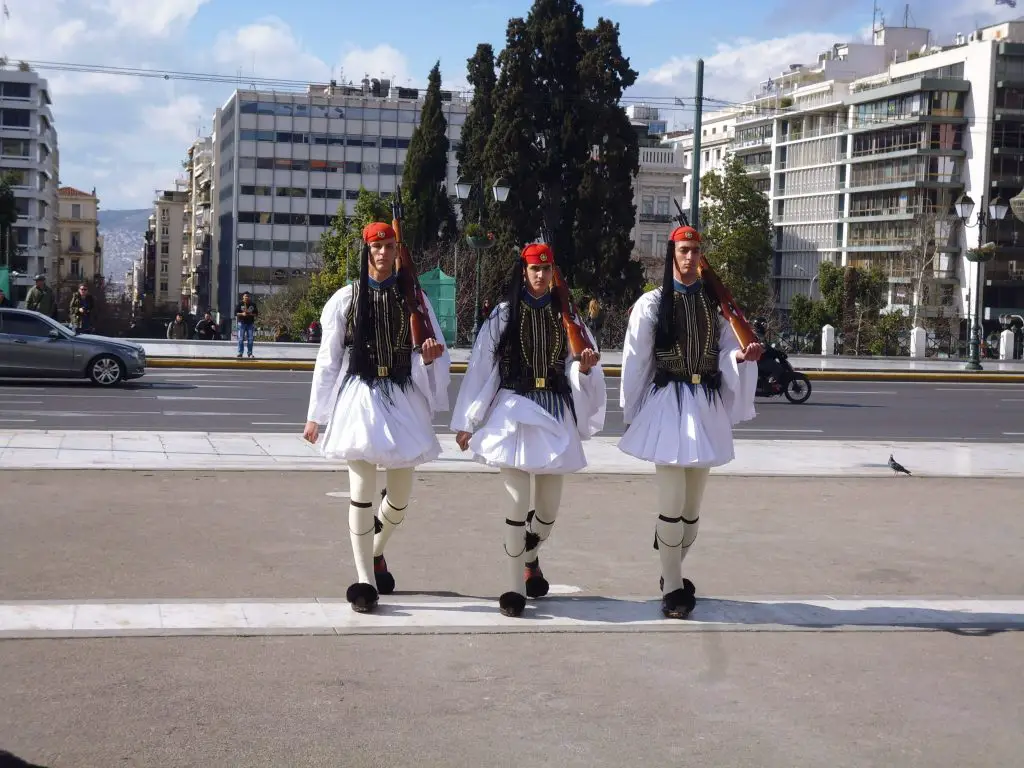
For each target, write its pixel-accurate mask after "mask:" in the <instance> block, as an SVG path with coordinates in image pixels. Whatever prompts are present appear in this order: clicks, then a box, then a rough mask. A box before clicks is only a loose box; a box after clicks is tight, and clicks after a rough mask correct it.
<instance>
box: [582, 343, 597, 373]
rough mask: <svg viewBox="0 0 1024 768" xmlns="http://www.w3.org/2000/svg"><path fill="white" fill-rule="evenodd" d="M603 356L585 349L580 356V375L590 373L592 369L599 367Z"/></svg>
mask: <svg viewBox="0 0 1024 768" xmlns="http://www.w3.org/2000/svg"><path fill="white" fill-rule="evenodd" d="M600 359H601V356H600V355H599V354H598V353H597V352H595V351H594V350H592V349H584V350H583V354H581V355H580V373H590V369H591V368H593V367H594V366H595V365H597V361H598V360H600Z"/></svg>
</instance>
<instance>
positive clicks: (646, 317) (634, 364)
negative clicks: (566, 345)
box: [619, 288, 661, 425]
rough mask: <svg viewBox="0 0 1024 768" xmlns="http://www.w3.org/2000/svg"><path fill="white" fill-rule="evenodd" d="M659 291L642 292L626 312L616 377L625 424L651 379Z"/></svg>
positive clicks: (645, 394)
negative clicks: (626, 320) (620, 367)
mask: <svg viewBox="0 0 1024 768" xmlns="http://www.w3.org/2000/svg"><path fill="white" fill-rule="evenodd" d="M660 295H661V289H660V288H658V289H655V290H653V291H650V292H648V293H645V294H644V295H643V296H641V297H640V298H639V299H637V301H636V303H635V304H634V305H633V308H632V310H631V311H630V313H629V322H628V323H627V325H626V338H625V340H624V341H623V342H622V375H621V377H620V378H619V407H620V408H622V417H623V421H624V422H625V424H627V425H629V424H630V423H632V421H633V420H634V419H636V417H637V414H638V413H640V409H641V408H642V407H643V405H644V402H645V401H646V400H647V397H648V395H649V394H650V392H651V385H652V384H653V383H654V330H655V327H656V326H657V322H658V297H659V296H660Z"/></svg>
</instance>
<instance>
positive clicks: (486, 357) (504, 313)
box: [451, 302, 508, 434]
mask: <svg viewBox="0 0 1024 768" xmlns="http://www.w3.org/2000/svg"><path fill="white" fill-rule="evenodd" d="M507 322H508V302H502V303H501V304H499V305H498V306H497V307H495V309H494V310H493V311H492V312H491V314H490V317H488V318H487V319H486V320H484V322H483V323H482V324H481V326H480V328H479V330H478V331H477V334H476V341H475V342H474V343H473V351H472V352H470V355H469V365H468V366H467V368H466V375H465V377H464V378H463V379H462V386H461V387H460V388H459V395H458V397H457V398H456V400H455V408H454V409H452V421H451V429H452V430H454V431H455V432H469V433H471V434H472V433H473V432H476V430H477V429H479V428H480V426H481V425H482V424H483V423H484V422H485V421H486V420H487V414H488V413H489V412H490V410H491V403H492V402H493V401H494V396H495V395H497V394H498V389H499V388H500V386H501V374H500V371H499V370H498V363H497V360H496V358H495V354H494V353H495V350H496V349H497V346H498V340H499V339H500V338H501V334H502V331H504V330H505V325H506V323H507Z"/></svg>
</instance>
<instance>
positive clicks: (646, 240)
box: [640, 234, 654, 256]
mask: <svg viewBox="0 0 1024 768" xmlns="http://www.w3.org/2000/svg"><path fill="white" fill-rule="evenodd" d="M640 255H641V256H653V255H654V235H651V234H646V235H640Z"/></svg>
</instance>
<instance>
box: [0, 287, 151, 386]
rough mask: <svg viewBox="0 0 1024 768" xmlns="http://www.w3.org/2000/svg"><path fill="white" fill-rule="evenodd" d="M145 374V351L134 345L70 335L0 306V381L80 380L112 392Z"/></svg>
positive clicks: (47, 322) (47, 321) (45, 321)
mask: <svg viewBox="0 0 1024 768" xmlns="http://www.w3.org/2000/svg"><path fill="white" fill-rule="evenodd" d="M145 373H146V352H145V350H144V349H143V348H142V347H141V346H140V345H138V344H133V343H131V342H130V341H122V340H121V339H111V338H107V337H106V336H92V335H90V334H85V333H82V334H76V333H75V332H74V331H72V330H69V329H68V328H67V327H66V326H63V325H61V324H60V323H58V322H57V321H56V320H52V319H50V318H49V317H47V316H46V315H42V314H40V313H39V312H32V311H31V310H28V309H11V308H8V307H0V377H3V376H6V377H14V378H19V379H80V378H86V379H89V380H90V381H91V382H92V383H93V384H97V385H99V386H101V387H112V386H114V385H116V384H120V383H121V382H122V381H125V380H127V379H137V378H139V377H140V376H142V375H144V374H145Z"/></svg>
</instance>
